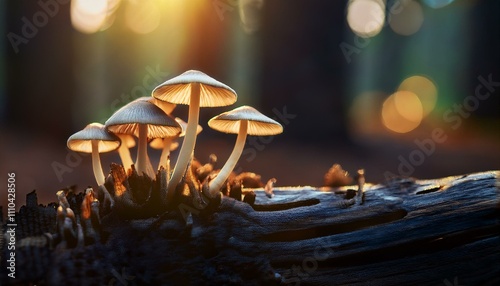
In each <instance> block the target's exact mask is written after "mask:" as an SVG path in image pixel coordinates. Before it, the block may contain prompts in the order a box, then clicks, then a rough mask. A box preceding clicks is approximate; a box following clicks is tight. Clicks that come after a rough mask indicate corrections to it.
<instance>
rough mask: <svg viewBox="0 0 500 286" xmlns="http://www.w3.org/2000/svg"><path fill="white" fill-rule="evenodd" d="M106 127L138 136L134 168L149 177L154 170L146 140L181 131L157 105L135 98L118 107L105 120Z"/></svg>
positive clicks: (172, 134)
mask: <svg viewBox="0 0 500 286" xmlns="http://www.w3.org/2000/svg"><path fill="white" fill-rule="evenodd" d="M105 125H106V127H107V128H108V129H109V130H110V131H112V132H114V133H117V134H130V135H134V136H136V137H138V138H139V144H138V150H137V160H136V169H137V173H138V174H139V175H142V174H143V173H144V174H146V175H147V176H149V177H150V178H151V179H154V178H155V177H156V172H155V171H154V170H153V167H152V166H151V162H150V160H149V157H148V153H147V141H148V139H151V138H159V137H168V136H175V135H176V134H179V133H180V132H181V127H180V126H179V124H178V123H177V122H176V121H175V120H174V119H173V118H172V117H171V116H169V115H167V114H166V113H165V112H163V110H161V109H160V108H159V107H158V106H156V105H154V104H153V103H151V102H149V101H144V100H135V101H132V102H130V103H128V104H127V105H125V106H123V107H122V108H120V109H118V110H117V111H116V112H115V113H114V114H113V115H112V116H111V117H110V118H109V119H108V120H107V121H106V124H105Z"/></svg>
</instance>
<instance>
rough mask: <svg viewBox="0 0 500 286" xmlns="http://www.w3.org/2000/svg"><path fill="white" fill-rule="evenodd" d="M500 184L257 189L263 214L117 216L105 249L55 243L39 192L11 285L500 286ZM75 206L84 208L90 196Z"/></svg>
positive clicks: (24, 222)
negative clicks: (356, 197) (269, 192)
mask: <svg viewBox="0 0 500 286" xmlns="http://www.w3.org/2000/svg"><path fill="white" fill-rule="evenodd" d="M498 178H499V176H498V172H496V171H491V172H481V173H475V174H469V175H463V176H456V177H448V178H441V179H433V180H414V179H394V180H393V181H391V182H388V183H387V184H384V185H368V184H367V185H366V186H365V192H364V194H365V199H364V201H363V203H362V204H360V201H353V200H352V199H349V198H347V199H346V198H345V196H346V194H348V193H349V192H352V191H349V190H350V189H351V190H356V189H357V187H341V188H319V189H318V188H313V187H282V188H274V197H273V198H268V197H267V196H266V195H265V193H264V190H263V189H253V191H254V192H255V193H256V200H255V204H254V205H253V207H252V206H250V205H248V204H246V203H243V202H239V201H236V200H234V199H232V198H228V197H224V198H223V199H222V202H221V205H220V206H219V208H218V209H217V210H216V211H215V213H213V214H210V215H207V216H204V215H203V212H199V213H198V212H197V211H196V209H193V208H192V207H188V208H187V209H188V210H190V211H191V213H192V214H191V216H189V217H188V218H189V219H188V220H187V222H186V221H184V220H182V216H181V215H179V213H177V215H176V214H172V213H167V214H165V215H163V216H161V217H157V216H155V217H152V218H146V219H136V220H130V219H127V220H121V219H120V218H119V217H116V216H113V215H109V216H108V217H104V218H103V219H102V227H103V231H102V232H103V234H104V235H103V237H104V238H103V240H102V241H101V242H97V243H93V244H89V245H84V246H78V247H76V248H68V247H64V246H61V243H59V244H57V243H54V241H52V240H51V239H50V238H49V236H48V235H43V234H44V233H52V234H55V233H56V232H57V231H56V225H55V214H56V213H55V209H56V208H55V205H54V204H51V205H49V206H47V207H44V206H38V205H37V202H36V194H35V193H34V192H33V193H30V194H29V195H28V201H29V202H31V203H28V204H27V205H26V206H23V207H22V208H21V210H20V213H19V214H18V215H17V216H16V220H17V221H18V228H17V232H16V238H17V250H16V251H17V252H16V255H17V256H16V257H17V259H18V260H17V261H18V263H17V266H16V276H17V277H18V278H16V279H10V278H6V267H5V266H6V265H5V263H6V262H5V260H6V259H4V258H2V270H1V273H2V285H5V284H7V285H9V284H15V283H28V282H32V283H39V284H40V285H43V284H48V285H53V284H59V285H65V284H74V283H79V284H82V283H83V282H82V281H84V282H85V283H89V284H104V285H110V282H112V281H113V282H114V283H115V284H111V285H120V284H119V283H118V282H120V281H121V282H122V283H123V282H126V283H128V285H141V284H155V285H165V284H185V283H188V284H191V285H195V284H199V285H204V284H217V283H218V284H234V285H241V284H244V285H259V284H261V285H262V284H271V283H272V284H276V285H280V284H281V285H498V284H500V278H499V277H500V199H499V197H500V191H499V187H498V184H499V183H498ZM33 196H35V198H34V199H33ZM68 201H69V203H70V205H72V208H73V207H75V208H79V207H78V206H79V203H81V196H80V198H79V197H78V196H74V197H69V198H68ZM79 201H80V202H79ZM179 209H180V210H181V209H182V208H181V207H179ZM75 213H76V214H77V212H76V211H75ZM180 213H182V210H181V211H180ZM77 216H78V214H77ZM191 218H192V220H191ZM2 233H5V229H4V231H3V232H2ZM44 239H45V240H44ZM5 255H8V251H7V249H6V246H5V245H4V247H3V253H2V257H7V256H5ZM4 277H5V278H4ZM113 279H114V280H113ZM120 279H121V280H120Z"/></svg>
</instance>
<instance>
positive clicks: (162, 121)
mask: <svg viewBox="0 0 500 286" xmlns="http://www.w3.org/2000/svg"><path fill="white" fill-rule="evenodd" d="M139 124H147V126H148V139H152V138H161V137H169V136H175V135H177V134H179V133H180V132H181V130H182V129H181V127H180V126H179V124H178V123H177V122H176V121H175V119H174V118H173V117H171V116H169V115H167V114H166V113H165V112H163V110H161V109H160V108H159V107H158V106H156V105H154V104H153V103H151V102H149V101H146V100H135V101H132V102H130V103H128V104H127V105H125V106H123V107H122V108H120V109H118V110H117V111H116V112H115V113H114V114H113V115H111V117H110V118H109V119H108V120H106V123H105V125H106V127H107V128H108V129H109V130H110V131H112V132H114V133H118V134H130V135H135V136H136V137H138V136H139Z"/></svg>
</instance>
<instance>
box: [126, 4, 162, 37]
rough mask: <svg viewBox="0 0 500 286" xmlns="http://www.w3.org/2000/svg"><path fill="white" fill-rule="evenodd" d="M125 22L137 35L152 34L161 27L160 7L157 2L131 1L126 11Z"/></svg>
mask: <svg viewBox="0 0 500 286" xmlns="http://www.w3.org/2000/svg"><path fill="white" fill-rule="evenodd" d="M125 20H126V23H127V26H128V27H129V28H130V30H132V31H134V32H135V33H137V34H148V33H151V32H153V31H154V30H155V29H156V28H158V26H159V25H160V20H161V9H160V6H159V5H158V2H157V1H155V0H142V1H139V0H129V1H128V2H127V6H126V9H125Z"/></svg>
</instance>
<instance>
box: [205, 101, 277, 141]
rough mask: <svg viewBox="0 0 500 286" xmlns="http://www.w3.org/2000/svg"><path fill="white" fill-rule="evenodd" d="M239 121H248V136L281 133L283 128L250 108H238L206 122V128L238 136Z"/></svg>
mask: <svg viewBox="0 0 500 286" xmlns="http://www.w3.org/2000/svg"><path fill="white" fill-rule="evenodd" d="M241 120H248V130H247V134H248V135H257V136H267V135H276V134H280V133H282V132H283V126H281V124H279V123H278V122H276V121H275V120H273V119H271V118H269V117H267V116H265V115H264V114H262V113H260V112H259V111H257V110H256V109H255V108H253V107H251V106H247V105H244V106H240V107H238V108H235V109H233V110H230V111H227V112H224V113H221V114H219V115H217V116H215V117H213V118H212V119H210V120H209V121H208V126H210V127H211V128H212V129H215V130H217V131H220V132H224V133H233V134H238V133H239V130H240V122H241Z"/></svg>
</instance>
